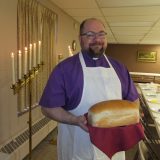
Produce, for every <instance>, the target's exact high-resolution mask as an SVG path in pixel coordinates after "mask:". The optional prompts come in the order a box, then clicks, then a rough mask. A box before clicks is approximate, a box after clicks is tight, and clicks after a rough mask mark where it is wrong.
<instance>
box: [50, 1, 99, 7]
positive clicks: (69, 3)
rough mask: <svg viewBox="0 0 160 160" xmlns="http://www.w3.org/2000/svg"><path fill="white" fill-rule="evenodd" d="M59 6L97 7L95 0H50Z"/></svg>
mask: <svg viewBox="0 0 160 160" xmlns="http://www.w3.org/2000/svg"><path fill="white" fill-rule="evenodd" d="M51 1H52V2H53V3H55V4H56V5H57V6H59V7H60V8H75V9H76V8H97V4H96V2H95V0H80V1H76V2H75V0H51Z"/></svg>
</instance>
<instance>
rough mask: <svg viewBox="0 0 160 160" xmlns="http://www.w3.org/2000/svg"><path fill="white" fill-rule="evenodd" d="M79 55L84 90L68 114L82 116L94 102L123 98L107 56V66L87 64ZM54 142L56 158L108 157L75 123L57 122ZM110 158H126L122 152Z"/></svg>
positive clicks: (89, 159)
mask: <svg viewBox="0 0 160 160" xmlns="http://www.w3.org/2000/svg"><path fill="white" fill-rule="evenodd" d="M105 57H106V56H105ZM79 58H80V62H81V65H82V69H83V77H84V85H83V93H82V98H81V101H80V103H79V105H78V106H77V107H76V108H75V109H73V110H71V111H70V112H71V113H73V114H75V115H77V116H78V115H83V114H85V113H87V112H88V109H89V108H90V106H92V105H93V104H95V103H98V102H101V101H104V100H112V99H122V91H121V83H120V80H119V78H118V76H117V74H116V72H115V70H114V69H113V67H112V65H111V64H110V62H109V60H108V59H107V57H106V60H107V61H108V63H109V66H110V68H104V67H86V65H85V62H84V59H83V56H82V53H80V54H79ZM75 85H76V84H75ZM57 145H58V146H57V147H58V160H110V158H108V157H107V156H106V155H105V154H104V153H103V152H102V151H100V150H99V149H98V148H97V147H95V146H94V145H93V144H91V142H90V138H89V134H88V133H87V132H85V131H84V130H82V129H81V128H80V127H78V126H74V125H68V124H61V123H60V124H59V125H58V144H57ZM112 160H125V152H124V151H122V152H118V153H116V154H115V155H114V156H113V157H112Z"/></svg>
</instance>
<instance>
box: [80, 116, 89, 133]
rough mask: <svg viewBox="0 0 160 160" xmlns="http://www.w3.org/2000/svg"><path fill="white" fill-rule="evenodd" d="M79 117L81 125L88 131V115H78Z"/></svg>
mask: <svg viewBox="0 0 160 160" xmlns="http://www.w3.org/2000/svg"><path fill="white" fill-rule="evenodd" d="M78 118H79V124H78V125H79V126H80V127H81V128H82V129H83V130H85V131H86V132H88V127H87V126H86V124H87V120H86V117H85V116H78Z"/></svg>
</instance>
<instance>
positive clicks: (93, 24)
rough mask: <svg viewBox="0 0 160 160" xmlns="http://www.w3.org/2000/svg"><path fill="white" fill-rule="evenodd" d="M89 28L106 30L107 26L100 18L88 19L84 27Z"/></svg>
mask: <svg viewBox="0 0 160 160" xmlns="http://www.w3.org/2000/svg"><path fill="white" fill-rule="evenodd" d="M88 28H89V29H90V28H91V29H101V30H105V26H104V24H103V23H102V22H101V21H100V20H88V21H87V22H86V23H85V24H84V29H88Z"/></svg>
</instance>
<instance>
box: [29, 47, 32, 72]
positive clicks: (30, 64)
mask: <svg viewBox="0 0 160 160" xmlns="http://www.w3.org/2000/svg"><path fill="white" fill-rule="evenodd" d="M31 69H32V44H30V45H29V70H31Z"/></svg>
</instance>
